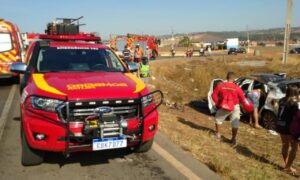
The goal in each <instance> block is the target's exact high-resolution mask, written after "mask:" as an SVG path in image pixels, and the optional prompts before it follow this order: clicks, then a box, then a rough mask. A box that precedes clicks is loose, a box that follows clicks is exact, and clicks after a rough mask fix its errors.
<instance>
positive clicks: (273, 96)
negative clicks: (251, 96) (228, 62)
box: [208, 73, 300, 130]
mask: <svg viewBox="0 0 300 180" xmlns="http://www.w3.org/2000/svg"><path fill="white" fill-rule="evenodd" d="M220 82H224V80H223V79H213V80H212V82H211V84H210V89H209V92H208V107H209V110H210V112H211V113H212V114H213V113H215V112H216V109H214V107H215V104H214V102H213V100H212V97H211V94H212V92H213V90H214V88H215V87H216V86H217V85H218V83H220ZM235 83H236V84H238V85H239V86H240V87H241V89H242V90H243V91H244V93H245V94H246V93H247V92H250V91H251V90H253V89H256V88H261V89H263V91H264V93H262V95H261V97H260V100H259V101H260V106H259V117H260V123H261V124H262V125H263V126H264V127H265V128H266V129H271V130H275V128H276V118H277V111H278V102H279V100H280V99H281V98H283V97H284V96H285V92H286V89H287V87H288V86H289V85H292V84H293V85H297V86H298V87H300V79H287V78H286V74H284V73H281V74H268V73H258V74H253V75H251V76H250V77H241V78H238V79H236V80H235Z"/></svg>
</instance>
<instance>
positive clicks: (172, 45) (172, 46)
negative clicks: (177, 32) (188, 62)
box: [171, 27, 175, 51]
mask: <svg viewBox="0 0 300 180" xmlns="http://www.w3.org/2000/svg"><path fill="white" fill-rule="evenodd" d="M171 33H172V39H171V41H172V44H171V49H172V51H173V50H174V40H175V39H174V30H173V27H171Z"/></svg>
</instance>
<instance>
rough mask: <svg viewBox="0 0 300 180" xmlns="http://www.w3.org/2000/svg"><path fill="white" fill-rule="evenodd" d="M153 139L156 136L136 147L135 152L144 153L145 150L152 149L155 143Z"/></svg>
mask: <svg viewBox="0 0 300 180" xmlns="http://www.w3.org/2000/svg"><path fill="white" fill-rule="evenodd" d="M153 140H154V138H152V139H150V140H148V141H146V142H144V143H143V144H141V145H139V146H138V147H137V148H136V149H135V152H137V153H143V152H147V151H149V150H150V149H151V147H152V145H153Z"/></svg>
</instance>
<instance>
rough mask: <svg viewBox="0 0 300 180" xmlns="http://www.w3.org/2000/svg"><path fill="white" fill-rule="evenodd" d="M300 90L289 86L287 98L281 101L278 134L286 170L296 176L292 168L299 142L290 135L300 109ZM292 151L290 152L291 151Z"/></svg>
mask: <svg viewBox="0 0 300 180" xmlns="http://www.w3.org/2000/svg"><path fill="white" fill-rule="evenodd" d="M298 103H299V89H298V87H297V86H289V87H288V88H287V91H286V96H285V97H284V98H282V99H281V100H280V101H279V109H278V120H277V125H276V126H277V127H276V128H277V132H278V133H280V138H281V143H282V147H281V154H282V157H283V161H284V163H285V168H284V170H285V171H286V172H287V173H289V174H293V175H294V174H295V173H296V169H295V168H293V167H292V164H293V161H294V160H295V158H296V154H297V151H298V141H297V139H296V138H295V137H293V136H292V135H291V133H290V125H291V122H292V120H293V118H294V117H295V115H296V113H297V111H298V109H299V107H298ZM290 148H291V150H290V151H289V149H290Z"/></svg>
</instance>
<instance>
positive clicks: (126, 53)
mask: <svg viewBox="0 0 300 180" xmlns="http://www.w3.org/2000/svg"><path fill="white" fill-rule="evenodd" d="M122 53H123V59H124V61H125V62H126V63H128V62H132V57H131V52H130V50H129V48H128V46H127V45H126V46H125V48H124V50H123V52H122Z"/></svg>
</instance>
